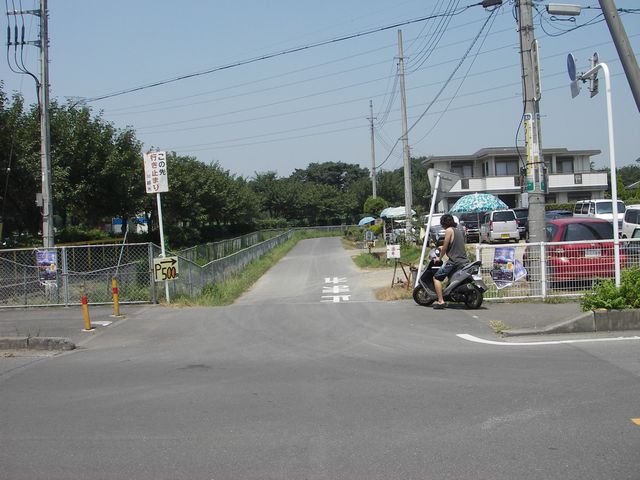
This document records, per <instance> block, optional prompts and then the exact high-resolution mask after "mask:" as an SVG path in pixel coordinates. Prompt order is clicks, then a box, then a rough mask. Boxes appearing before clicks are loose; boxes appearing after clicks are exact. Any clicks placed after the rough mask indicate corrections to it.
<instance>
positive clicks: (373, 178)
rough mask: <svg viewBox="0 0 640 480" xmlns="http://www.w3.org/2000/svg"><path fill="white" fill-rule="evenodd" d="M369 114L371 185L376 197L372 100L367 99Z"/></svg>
mask: <svg viewBox="0 0 640 480" xmlns="http://www.w3.org/2000/svg"><path fill="white" fill-rule="evenodd" d="M369 115H370V116H369V118H368V120H369V121H370V126H371V186H372V188H373V198H376V197H377V194H376V144H375V142H374V135H373V120H374V116H373V100H369Z"/></svg>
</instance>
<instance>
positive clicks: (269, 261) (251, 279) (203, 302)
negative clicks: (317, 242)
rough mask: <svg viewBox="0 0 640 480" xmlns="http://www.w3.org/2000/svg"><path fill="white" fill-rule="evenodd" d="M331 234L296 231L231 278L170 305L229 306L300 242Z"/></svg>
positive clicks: (178, 299)
mask: <svg viewBox="0 0 640 480" xmlns="http://www.w3.org/2000/svg"><path fill="white" fill-rule="evenodd" d="M335 236H337V235H336V234H335V233H331V232H314V231H298V232H296V233H294V235H293V237H292V238H291V239H290V240H287V241H286V242H285V243H283V244H282V245H279V246H277V247H275V248H274V249H273V250H271V251H270V252H268V253H267V254H265V255H263V256H262V257H261V258H259V259H257V260H254V261H253V262H251V263H249V264H248V265H247V266H246V267H245V268H244V269H243V270H242V272H240V273H237V274H236V275H233V276H231V277H230V278H228V279H227V280H225V281H223V282H220V283H215V284H209V285H206V286H205V287H204V288H203V289H202V293H201V294H200V295H198V296H197V297H194V298H190V297H188V296H184V295H180V296H177V297H176V298H174V299H172V304H173V305H174V306H178V307H191V306H201V307H219V306H223V305H231V304H232V303H233V302H235V301H236V300H237V299H238V298H239V297H240V296H241V295H242V294H243V293H244V292H246V291H247V290H248V289H249V288H250V287H251V286H252V285H253V284H254V283H255V282H257V281H258V280H259V279H260V277H262V275H264V274H265V273H266V272H267V270H269V269H270V268H271V267H272V266H274V265H275V264H276V263H278V262H279V261H280V260H281V259H282V258H283V257H284V256H285V255H286V254H287V253H289V251H290V250H291V249H292V248H293V247H294V246H295V245H296V244H297V243H298V242H299V241H300V240H304V239H307V238H318V237H335Z"/></svg>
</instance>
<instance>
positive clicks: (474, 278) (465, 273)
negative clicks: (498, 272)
mask: <svg viewBox="0 0 640 480" xmlns="http://www.w3.org/2000/svg"><path fill="white" fill-rule="evenodd" d="M437 257H438V251H437V250H432V251H431V253H430V254H429V263H428V264H427V266H426V267H425V269H424V272H423V273H422V274H421V275H420V278H419V279H418V285H417V286H416V287H415V288H414V289H413V300H414V301H415V302H416V303H417V304H418V305H423V306H425V307H426V306H429V305H431V304H432V303H433V302H435V301H436V300H437V299H438V296H437V295H436V290H435V287H434V286H433V276H434V275H435V274H436V272H437V271H438V269H439V268H440V266H441V264H442V262H436V258H437ZM481 265H482V262H481V261H480V260H476V261H475V262H471V263H468V264H466V265H465V266H464V267H462V268H460V269H458V270H457V271H456V272H454V274H453V275H452V277H451V279H450V280H449V284H448V285H447V286H446V288H445V289H444V291H443V292H442V296H443V297H444V299H445V300H447V301H450V302H460V303H464V304H465V305H466V307H467V308H471V309H476V308H480V306H481V305H482V300H483V295H484V292H486V291H487V285H486V284H485V283H484V281H483V280H482V277H481V276H480V275H479V271H480V266H481Z"/></svg>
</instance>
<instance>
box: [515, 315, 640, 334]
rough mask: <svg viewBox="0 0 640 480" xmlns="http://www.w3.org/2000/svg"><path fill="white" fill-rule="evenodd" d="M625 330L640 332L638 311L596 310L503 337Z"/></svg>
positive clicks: (517, 330)
mask: <svg viewBox="0 0 640 480" xmlns="http://www.w3.org/2000/svg"><path fill="white" fill-rule="evenodd" d="M625 330H640V310H639V309H634V310H604V309H602V310H596V311H591V312H585V313H583V314H582V315H578V316H577V317H575V318H573V319H571V320H564V321H562V322H558V323H554V324H551V325H547V326H546V327H544V328H518V329H514V330H505V331H503V332H502V336H503V337H517V336H521V335H541V334H550V333H581V332H589V333H593V332H615V331H625Z"/></svg>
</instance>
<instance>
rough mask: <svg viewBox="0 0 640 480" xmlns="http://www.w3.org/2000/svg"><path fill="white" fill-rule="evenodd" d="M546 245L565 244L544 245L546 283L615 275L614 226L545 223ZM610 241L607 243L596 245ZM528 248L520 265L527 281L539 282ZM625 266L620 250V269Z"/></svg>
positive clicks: (573, 220)
mask: <svg viewBox="0 0 640 480" xmlns="http://www.w3.org/2000/svg"><path fill="white" fill-rule="evenodd" d="M545 230H546V241H547V242H568V243H565V244H563V245H547V246H545V249H546V252H545V257H546V266H547V280H549V281H550V282H567V281H576V280H592V279H596V278H612V277H613V276H614V274H615V260H614V251H613V226H612V224H611V223H610V222H609V221H608V220H603V219H599V218H585V217H568V218H555V219H553V220H548V221H547V222H546V227H545ZM599 240H609V241H607V242H597V241H599ZM534 248H538V247H534V246H530V247H527V249H526V250H525V253H524V257H523V261H524V265H525V268H526V269H527V273H528V276H529V278H530V279H532V280H538V279H539V277H540V267H539V265H535V264H534V263H537V262H534V261H533V259H532V254H533V251H532V249H534ZM625 264H626V258H625V255H624V251H623V249H622V248H621V249H620V265H622V266H624V265H625Z"/></svg>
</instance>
